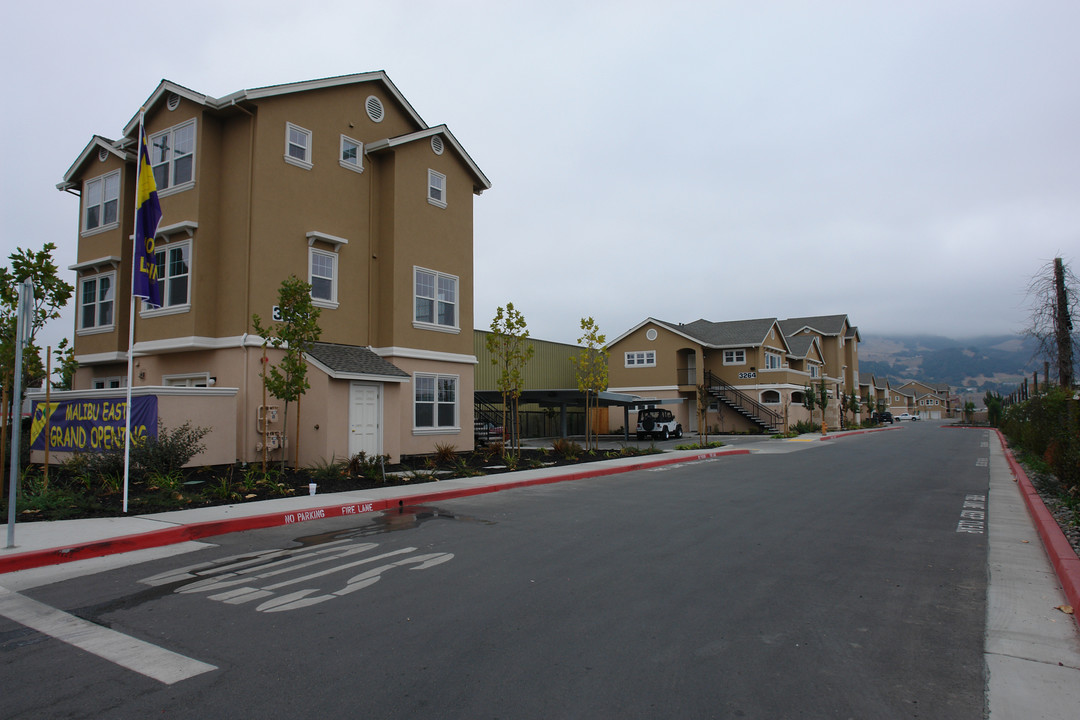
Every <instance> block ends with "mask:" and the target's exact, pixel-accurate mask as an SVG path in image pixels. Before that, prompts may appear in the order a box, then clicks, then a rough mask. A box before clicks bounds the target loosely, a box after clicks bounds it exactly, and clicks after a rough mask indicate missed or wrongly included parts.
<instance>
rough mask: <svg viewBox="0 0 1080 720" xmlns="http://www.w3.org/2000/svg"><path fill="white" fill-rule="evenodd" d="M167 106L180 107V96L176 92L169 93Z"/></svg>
mask: <svg viewBox="0 0 1080 720" xmlns="http://www.w3.org/2000/svg"><path fill="white" fill-rule="evenodd" d="M168 106H169V110H175V109H176V108H178V107H180V96H179V95H177V94H176V93H169V101H168Z"/></svg>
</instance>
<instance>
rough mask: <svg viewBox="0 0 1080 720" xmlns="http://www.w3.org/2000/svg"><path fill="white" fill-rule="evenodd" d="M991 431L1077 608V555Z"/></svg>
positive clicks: (1079, 603)
mask: <svg viewBox="0 0 1080 720" xmlns="http://www.w3.org/2000/svg"><path fill="white" fill-rule="evenodd" d="M994 432H996V433H997V436H998V440H999V441H1000V442H1001V448H1002V450H1004V451H1005V459H1006V460H1007V461H1008V463H1009V469H1010V470H1011V471H1012V474H1013V477H1014V478H1015V479H1016V483H1017V484H1018V485H1019V486H1020V494H1021V496H1023V498H1024V503H1025V504H1026V505H1027V509H1028V513H1029V514H1030V515H1031V517H1032V520H1033V521H1034V522H1035V529H1036V530H1038V532H1039V537H1040V538H1042V541H1043V547H1044V548H1045V550H1046V555H1047V557H1048V558H1049V559H1050V564H1051V565H1053V566H1054V572H1055V573H1056V574H1057V577H1058V582H1060V583H1061V588H1062V590H1064V592H1065V597H1066V598H1067V599H1068V601H1069V604H1070V605H1072V606H1073V608H1074V609H1080V557H1077V555H1076V552H1075V551H1074V550H1073V548H1072V545H1070V544H1069V541H1068V539H1067V538H1066V537H1065V534H1064V533H1063V532H1061V528H1060V527H1059V526H1058V524H1057V520H1055V519H1054V516H1053V515H1051V514H1050V511H1049V510H1048V509H1047V508H1046V504H1045V503H1044V502H1043V501H1042V498H1041V497H1039V493H1038V491H1036V490H1035V486H1034V485H1032V484H1031V480H1030V479H1029V478H1028V476H1027V473H1026V472H1024V468H1023V467H1021V466H1020V463H1019V462H1017V461H1016V456H1015V455H1013V452H1012V450H1010V449H1009V443H1008V441H1006V439H1005V435H1004V434H1003V433H1002V432H1001V431H1000V430H998V429H996V428H995V429H994ZM1073 617H1074V619H1076V622H1077V624H1078V625H1080V618H1077V617H1076V616H1075V615H1074V616H1073Z"/></svg>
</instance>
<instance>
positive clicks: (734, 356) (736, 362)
mask: <svg viewBox="0 0 1080 720" xmlns="http://www.w3.org/2000/svg"><path fill="white" fill-rule="evenodd" d="M728 353H732V359H731V360H728ZM740 354H741V355H742V360H739V359H738V357H739V355H740ZM724 364H725V365H745V364H746V350H725V351H724Z"/></svg>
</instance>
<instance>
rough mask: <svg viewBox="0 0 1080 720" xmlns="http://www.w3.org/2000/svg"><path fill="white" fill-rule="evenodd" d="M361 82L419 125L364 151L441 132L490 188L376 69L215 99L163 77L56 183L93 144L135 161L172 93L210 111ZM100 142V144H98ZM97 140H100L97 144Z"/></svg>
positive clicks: (68, 177)
mask: <svg viewBox="0 0 1080 720" xmlns="http://www.w3.org/2000/svg"><path fill="white" fill-rule="evenodd" d="M360 83H377V84H378V85H379V86H380V87H382V89H383V90H385V92H386V93H387V94H388V95H389V96H390V97H392V98H393V99H394V101H395V102H396V103H397V104H398V105H399V106H400V107H401V109H402V110H403V111H404V113H405V115H406V116H407V117H408V118H409V119H410V120H412V122H413V123H414V124H415V125H416V128H417V129H416V130H415V131H414V132H411V133H407V134H405V135H401V136H398V137H394V138H386V139H383V140H377V141H375V142H372V143H366V144H365V152H379V151H380V150H385V149H387V148H391V147H395V146H397V145H402V144H404V143H409V142H415V141H417V140H422V139H427V138H430V137H432V136H434V135H440V136H442V138H443V139H444V140H445V141H446V143H447V144H449V145H450V147H451V148H452V149H453V151H454V153H456V154H457V156H458V157H459V158H460V159H461V161H462V163H464V165H465V166H466V167H467V168H468V170H469V172H470V173H471V174H472V176H473V180H474V185H473V191H474V192H475V193H476V194H478V195H479V194H480V193H482V192H483V191H484V190H488V189H490V188H491V181H490V180H489V179H488V177H487V176H486V175H485V174H484V173H483V171H482V170H480V167H479V166H478V165H477V164H476V162H475V161H473V159H472V158H471V157H470V156H469V154H468V153H467V152H465V149H464V148H463V147H462V146H461V143H459V142H458V140H457V138H455V137H454V135H453V133H451V132H450V130H449V128H447V127H446V125H438V126H436V127H433V128H429V127H428V125H427V123H426V122H424V119H423V118H422V117H420V114H419V113H418V112H416V109H415V108H413V106H412V105H411V104H410V103H409V101H408V100H406V99H405V96H404V95H402V94H401V91H400V90H398V89H397V86H396V85H394V83H393V82H391V81H390V78H389V77H388V76H387V74H386V73H385V72H384V71H382V70H378V71H375V72H367V73H355V74H352V75H338V76H335V77H328V78H322V79H318V80H305V81H303V82H294V83H285V84H283V85H267V86H265V87H260V88H253V89H250V90H239V91H237V92H234V93H231V94H229V95H226V96H225V97H221V98H215V97H211V96H209V95H203V94H202V93H198V92H195V91H194V90H192V89H190V88H186V87H184V86H183V85H178V84H177V83H174V82H172V81H170V80H162V81H161V82H160V83H158V86H157V88H155V89H154V92H152V93H151V94H150V97H148V98H147V99H146V102H144V103H143V105H142V108H141V109H140V111H139V112H137V113H135V115H134V116H133V117H132V118H131V119H130V120H129V121H128V123H127V125H125V126H124V137H122V138H121V139H120V140H117V141H111V140H106V139H105V138H101V137H100V136H97V135H95V136H94V139H93V140H92V141H91V143H90V145H88V146H87V148H86V149H85V150H83V152H82V154H81V155H80V156H79V159H78V160H76V162H75V164H74V165H72V166H71V168H69V169H68V171H67V173H66V174H65V175H64V181H63V182H62V183H59V184H57V186H56V187H57V188H58V189H60V190H68V189H71V188H72V187H74V183H73V182H72V178H73V177H75V176H76V175H77V174H78V172H79V171H80V169H81V168H82V165H83V164H84V163H85V162H86V159H87V158H88V157H90V152H91V150H92V149H93V147H98V146H99V145H100V144H102V143H103V144H105V145H107V146H108V147H109V149H110V151H111V152H115V153H116V154H117V155H119V156H120V157H122V158H124V159H125V160H130V161H132V162H133V161H134V154H133V153H131V154H125V149H126V148H128V147H131V146H134V144H135V142H136V139H137V138H136V135H137V134H138V130H139V116H140V114H141V113H144V112H145V113H150V112H152V111H153V110H154V109H155V108H156V107H158V106H159V105H160V104H162V103H166V102H168V98H169V96H170V95H173V94H175V95H178V96H180V97H181V98H184V99H186V100H188V101H190V102H193V103H195V104H197V105H201V106H202V107H204V108H207V109H211V110H225V109H226V108H229V107H231V106H234V105H236V104H237V103H241V102H245V101H254V100H259V99H261V98H269V97H276V96H279V95H288V94H291V93H300V92H308V91H311V90H321V89H325V88H332V87H340V86H343V85H354V84H360ZM99 141H100V143H99ZM95 143H99V144H98V145H95Z"/></svg>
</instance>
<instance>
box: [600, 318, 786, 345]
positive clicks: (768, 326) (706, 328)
mask: <svg viewBox="0 0 1080 720" xmlns="http://www.w3.org/2000/svg"><path fill="white" fill-rule="evenodd" d="M649 323H653V324H655V325H658V326H660V327H662V328H664V329H666V330H669V331H671V332H673V333H675V334H676V335H680V336H682V337H684V338H686V339H687V340H690V341H692V342H695V343H698V344H699V345H703V346H705V347H711V348H717V349H720V348H746V347H759V346H761V345H764V344H765V340H766V339H767V338H768V337H769V331H770V330H772V328H773V327H774V326H775V327H776V329H777V331H778V333H777V334H778V335H779V336H780V342H781V343H782V345H783V350H784V351H785V352H787V351H788V349H789V346H788V342H787V338H785V337H784V334H783V333H782V332H779V330H780V327H779V325H778V324H777V322H776V318H759V319H757V320H732V321H729V322H710V321H709V320H704V319H699V320H695V321H694V322H692V323H686V324H682V323H672V322H666V321H664V320H657V319H656V318H645V320H643V321H641V322H640V323H638V324H637V325H635V326H634V327H632V328H630V329H629V330H627V331H626V332H624V333H623V334H622V335H619V337H617V338H615V339H614V340H612V341H611V342H609V343H608V344H607V347H611V346H612V345H615V344H616V343H618V342H619V341H620V340H622V339H623V338H625V337H626V336H628V335H630V334H631V333H633V332H635V331H637V330H639V329H640V328H641V327H643V326H645V325H647V324H649Z"/></svg>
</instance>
